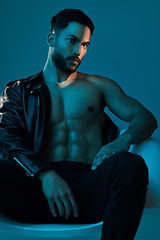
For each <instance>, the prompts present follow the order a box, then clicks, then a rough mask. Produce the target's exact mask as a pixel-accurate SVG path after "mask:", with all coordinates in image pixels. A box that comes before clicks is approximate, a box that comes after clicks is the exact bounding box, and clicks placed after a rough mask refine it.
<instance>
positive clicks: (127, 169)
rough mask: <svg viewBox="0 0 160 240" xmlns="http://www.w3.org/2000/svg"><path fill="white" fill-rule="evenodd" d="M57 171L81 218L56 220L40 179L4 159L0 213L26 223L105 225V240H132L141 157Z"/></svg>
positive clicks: (143, 182) (143, 187) (141, 197)
mask: <svg viewBox="0 0 160 240" xmlns="http://www.w3.org/2000/svg"><path fill="white" fill-rule="evenodd" d="M53 169H54V170H55V171H56V172H57V173H58V174H59V175H60V176H61V177H62V178H63V179H64V180H65V181H66V182H67V183H68V184H69V186H70V187H71V189H72V192H73V194H74V196H75V199H76V201H77V203H78V208H79V217H78V218H75V217H74V216H73V213H72V214H71V217H70V219H68V220H66V219H65V218H64V217H60V216H58V217H56V218H55V217H53V216H52V214H51V213H50V210H49V207H48V203H47V200H46V198H45V196H44V194H43V192H42V188H41V183H40V180H38V179H36V178H35V179H34V178H33V179H32V178H30V177H27V176H26V175H25V173H24V171H23V169H22V168H21V167H20V166H18V165H17V164H16V163H13V162H11V161H8V160H5V159H4V160H2V159H0V189H1V196H0V212H1V213H3V214H5V215H7V216H9V217H12V218H14V219H16V220H19V221H23V222H35V223H57V222H58V223H59V222H66V223H93V222H99V221H102V220H103V228H102V236H101V240H132V239H134V236H135V234H136V231H137V229H138V225H139V222H140V219H141V216H142V212H143V208H144V204H145V198H146V191H147V185H148V169H147V166H146V164H145V162H144V160H143V158H142V157H141V156H139V155H135V154H132V153H128V152H123V151H121V152H118V153H115V154H114V155H112V156H110V157H109V158H107V159H106V160H105V161H104V162H103V163H102V164H101V165H100V166H99V167H98V168H97V169H96V170H94V171H93V170H91V165H90V164H84V163H77V162H69V161H61V162H54V163H53Z"/></svg>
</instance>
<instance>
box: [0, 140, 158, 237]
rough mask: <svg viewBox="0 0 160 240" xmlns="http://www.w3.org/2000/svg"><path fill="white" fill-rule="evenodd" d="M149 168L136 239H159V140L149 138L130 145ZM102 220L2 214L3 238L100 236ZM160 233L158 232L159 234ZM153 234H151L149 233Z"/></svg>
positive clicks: (0, 221)
mask: <svg viewBox="0 0 160 240" xmlns="http://www.w3.org/2000/svg"><path fill="white" fill-rule="evenodd" d="M130 152H133V153H135V154H140V155H141V156H142V157H143V158H144V159H145V162H146V164H147V166H148V168H149V181H150V183H149V188H148V192H147V198H146V204H145V209H144V213H143V216H142V221H141V223H140V226H139V229H138V232H137V234H136V238H135V240H150V239H152V240H160V142H158V141H157V140H156V139H154V138H149V139H147V140H145V141H144V142H142V143H140V144H136V145H133V146H131V149H130ZM101 229H102V222H100V223H95V224H75V225H73V224H24V223H19V222H15V221H13V220H11V219H8V218H6V217H4V216H2V215H1V216H0V239H1V240H6V239H7V240H36V239H42V240H47V239H52V240H64V239H65V240H69V239H72V240H82V239H83V240H89V239H90V240H99V239H100V236H101ZM158 234H159V235H158ZM149 236H150V237H149Z"/></svg>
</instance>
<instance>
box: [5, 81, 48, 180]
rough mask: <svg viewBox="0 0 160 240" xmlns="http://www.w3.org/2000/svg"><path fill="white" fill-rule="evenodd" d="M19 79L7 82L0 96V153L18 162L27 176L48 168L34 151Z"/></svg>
mask: <svg viewBox="0 0 160 240" xmlns="http://www.w3.org/2000/svg"><path fill="white" fill-rule="evenodd" d="M21 85H22V83H21V81H15V82H11V83H9V84H8V85H7V86H6V88H5V90H4V92H3V94H2V96H1V98H0V155H1V156H2V157H3V158H7V159H10V160H13V161H14V162H16V163H18V164H19V165H20V166H21V167H22V168H23V169H24V170H25V171H26V173H27V175H29V176H35V175H36V174H37V173H38V172H39V171H41V170H43V169H48V168H50V165H49V163H47V162H45V161H44V160H43V159H42V158H41V156H40V154H39V153H36V152H35V151H34V145H33V144H32V142H33V141H31V136H30V135H29V133H28V132H27V127H26V123H25V117H24V113H23V94H22V91H23V90H22V87H21Z"/></svg>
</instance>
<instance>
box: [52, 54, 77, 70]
mask: <svg viewBox="0 0 160 240" xmlns="http://www.w3.org/2000/svg"><path fill="white" fill-rule="evenodd" d="M74 59H77V61H78V64H77V65H73V64H71V65H70V66H67V61H69V60H74ZM52 60H53V62H54V64H55V66H56V67H57V68H58V69H60V70H61V71H62V72H65V73H73V72H75V71H76V70H77V68H78V67H79V65H80V64H81V61H80V59H79V58H78V57H77V56H70V57H67V58H64V56H63V55H62V54H61V53H59V52H54V53H53V54H52Z"/></svg>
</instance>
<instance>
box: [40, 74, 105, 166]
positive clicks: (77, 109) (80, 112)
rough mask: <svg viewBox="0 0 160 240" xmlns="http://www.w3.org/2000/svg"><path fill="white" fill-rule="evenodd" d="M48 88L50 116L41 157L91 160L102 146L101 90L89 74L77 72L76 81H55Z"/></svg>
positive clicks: (55, 159)
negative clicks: (67, 82) (66, 83)
mask: <svg viewBox="0 0 160 240" xmlns="http://www.w3.org/2000/svg"><path fill="white" fill-rule="evenodd" d="M50 92H51V102H52V109H51V118H50V124H49V127H48V134H47V143H46V146H47V147H45V151H44V158H45V159H46V160H47V161H51V162H53V161H61V160H68V161H77V162H84V163H90V164H91V163H92V162H93V160H94V157H95V155H96V154H97V152H98V151H99V150H100V148H101V147H102V122H103V117H104V109H103V108H102V106H101V97H102V96H101V95H102V93H101V90H100V88H98V86H97V85H96V84H95V83H94V82H93V81H91V80H90V79H89V77H88V75H85V74H81V73H77V78H76V80H75V81H73V82H72V83H70V84H69V85H67V86H65V84H61V85H59V86H58V85H57V84H55V85H54V87H52V89H51V88H50Z"/></svg>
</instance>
